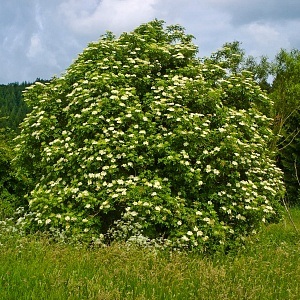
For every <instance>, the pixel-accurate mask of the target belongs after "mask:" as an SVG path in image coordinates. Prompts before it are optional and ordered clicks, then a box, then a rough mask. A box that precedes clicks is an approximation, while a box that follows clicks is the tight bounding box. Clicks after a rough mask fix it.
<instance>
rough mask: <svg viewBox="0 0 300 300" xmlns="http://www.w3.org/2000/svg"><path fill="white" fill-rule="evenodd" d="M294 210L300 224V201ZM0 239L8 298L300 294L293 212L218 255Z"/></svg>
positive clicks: (288, 297)
mask: <svg viewBox="0 0 300 300" xmlns="http://www.w3.org/2000/svg"><path fill="white" fill-rule="evenodd" d="M291 214H292V218H293V220H294V222H295V225H296V227H297V228H298V230H300V209H292V210H291ZM0 245H1V246H0V253H1V255H0V299H3V300H10V299H11V300H17V299H18V300H23V299H28V300H46V299H53V300H59V299H91V300H92V299H103V300H105V299H147V300H148V299H187V300H189V299H197V300H199V299H205V300H210V299H211V300H218V299H222V300H226V299H235V300H241V299H245V300H252V299H257V300H263V299H266V300H272V299H279V300H281V299H282V300H292V299H295V300H299V299H300V236H299V233H297V231H296V230H295V229H294V227H293V226H292V223H291V222H290V221H289V219H288V218H286V219H285V221H282V222H281V223H279V224H275V225H271V226H269V227H267V228H265V229H264V230H263V232H261V233H260V234H259V235H258V236H256V237H255V238H253V239H252V241H250V242H249V243H248V244H247V246H246V248H244V249H239V250H238V251H237V252H236V253H231V254H227V255H224V254H222V255H221V254H219V255H215V256H214V257H203V256H200V255H196V254H182V253H166V252H156V253H155V251H150V250H147V249H146V250H145V249H138V248H128V247H124V246H123V245H120V244H118V245H113V246H110V247H108V248H104V249H97V250H87V249H79V248H75V247H72V246H70V245H59V244H53V243H50V242H49V241H48V240H47V239H46V238H41V237H27V238H24V237H23V238H20V237H18V236H17V235H14V234H12V233H9V234H7V233H3V232H2V233H1V235H0Z"/></svg>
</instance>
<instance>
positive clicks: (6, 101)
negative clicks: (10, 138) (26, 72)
mask: <svg viewBox="0 0 300 300" xmlns="http://www.w3.org/2000/svg"><path fill="white" fill-rule="evenodd" d="M30 84H31V83H27V82H22V83H17V82H15V83H10V84H7V85H4V84H1V85H0V127H1V128H7V127H8V128H11V129H13V130H14V131H18V125H19V124H20V122H21V121H22V120H23V118H24V116H25V115H26V113H28V112H29V110H28V107H27V105H26V104H25V102H24V101H23V99H22V91H23V90H24V89H25V88H26V86H29V85H30Z"/></svg>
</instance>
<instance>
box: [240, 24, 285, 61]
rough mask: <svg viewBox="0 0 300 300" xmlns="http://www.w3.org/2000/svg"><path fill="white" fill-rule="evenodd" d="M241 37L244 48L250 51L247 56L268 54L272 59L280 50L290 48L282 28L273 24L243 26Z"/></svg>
mask: <svg viewBox="0 0 300 300" xmlns="http://www.w3.org/2000/svg"><path fill="white" fill-rule="evenodd" d="M241 36H244V39H245V41H246V45H245V46H246V48H250V49H251V50H250V51H249V53H248V54H251V55H253V56H261V55H263V54H268V56H271V57H272V56H273V57H274V56H275V55H276V53H278V51H279V50H280V48H290V42H289V40H288V38H287V36H286V35H284V34H282V28H280V27H276V26H274V24H268V23H267V24H266V23H257V22H255V23H251V24H248V25H245V26H243V27H242V29H241ZM273 57H272V58H273Z"/></svg>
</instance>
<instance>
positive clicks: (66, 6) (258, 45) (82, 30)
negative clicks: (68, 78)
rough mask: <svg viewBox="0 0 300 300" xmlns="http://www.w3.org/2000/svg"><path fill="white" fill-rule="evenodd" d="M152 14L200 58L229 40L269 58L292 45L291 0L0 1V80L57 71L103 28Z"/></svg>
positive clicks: (298, 12) (123, 27) (294, 17)
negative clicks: (177, 30)
mask: <svg viewBox="0 0 300 300" xmlns="http://www.w3.org/2000/svg"><path fill="white" fill-rule="evenodd" d="M154 18H157V19H162V20H164V21H166V24H167V25H171V24H180V25H182V26H183V27H185V28H186V32H187V33H189V34H192V35H194V36H195V41H194V43H195V44H196V45H197V46H198V47H199V56H201V57H203V56H207V55H210V54H211V53H212V52H213V51H216V50H217V49H218V48H220V47H221V46H222V45H223V44H224V43H225V42H232V41H236V40H237V41H240V42H241V43H242V47H243V48H244V49H245V51H246V54H248V55H253V56H256V57H259V56H261V55H267V56H268V57H269V58H270V59H273V58H274V56H275V55H276V53H278V51H279V50H280V49H281V48H284V49H287V50H291V49H293V48H296V49H300V35H299V29H300V1H299V0H285V1H282V0H264V1H261V0H252V1H246V0H49V1H47V0H0V84H6V83H9V82H17V81H18V82H22V81H34V80H35V79H36V78H37V77H39V78H42V79H50V78H51V77H53V76H54V75H55V76H59V75H60V74H61V73H63V72H64V70H65V69H66V68H67V67H68V66H69V65H70V64H71V63H72V61H73V60H74V59H75V58H76V57H77V55H78V54H79V53H80V52H82V51H83V49H84V48H85V47H86V46H87V44H88V43H89V42H91V41H95V40H98V39H99V37H100V36H101V35H102V34H104V33H105V32H106V30H110V31H113V32H114V33H115V34H116V35H119V34H121V33H122V32H124V31H131V30H133V29H134V28H136V27H137V26H139V25H140V24H141V23H145V22H148V21H151V20H153V19H154Z"/></svg>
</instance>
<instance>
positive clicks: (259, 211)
mask: <svg viewBox="0 0 300 300" xmlns="http://www.w3.org/2000/svg"><path fill="white" fill-rule="evenodd" d="M196 53H197V48H196V47H195V45H194V44H193V43H192V36H190V35H186V34H185V33H184V30H183V28H181V27H179V26H169V27H167V28H166V29H164V26H163V22H160V21H153V22H150V23H148V24H144V25H141V26H140V27H138V28H137V29H136V30H134V31H133V32H131V33H124V34H122V35H121V36H120V37H119V38H115V37H114V36H113V35H112V34H111V33H108V34H107V35H105V36H103V37H102V38H101V39H100V40H99V41H98V42H94V43H91V44H89V45H88V47H87V48H86V49H85V50H84V51H83V53H82V54H80V55H79V57H78V58H77V60H76V61H75V62H74V63H73V64H72V65H71V66H70V67H69V69H68V70H67V72H66V73H65V74H64V76H62V77H60V78H54V79H53V80H51V82H50V83H46V84H44V83H38V82H37V83H36V84H35V85H33V86H31V87H29V88H27V91H26V93H25V100H26V102H27V104H28V105H29V106H30V107H32V108H33V111H32V112H31V113H30V114H29V115H28V117H27V118H26V119H25V120H24V122H23V124H22V126H21V127H22V132H21V134H20V136H19V138H18V143H19V146H18V148H17V157H16V162H17V164H18V166H19V168H20V172H22V174H28V175H31V176H32V178H33V181H35V183H34V185H33V186H32V191H31V193H30V195H29V196H28V201H29V212H28V213H27V214H26V215H25V216H24V218H23V219H20V220H19V222H21V223H22V224H23V225H24V226H27V227H28V228H30V229H31V230H48V231H52V232H53V233H60V234H63V235H65V236H72V237H74V238H76V239H84V240H89V241H94V242H99V243H102V242H105V243H106V242H110V241H112V240H118V239H120V240H130V241H133V240H135V241H140V242H146V241H147V242H149V241H153V242H156V243H162V244H163V245H169V246H171V247H175V248H190V249H191V248H196V249H202V250H203V249H211V248H214V247H219V246H221V247H223V246H225V247H227V246H228V245H230V244H231V243H232V242H234V241H236V240H238V239H240V238H243V237H244V236H246V235H248V234H251V233H253V232H255V230H257V229H258V228H259V227H260V226H261V224H262V223H263V222H268V221H273V220H275V219H276V218H278V217H279V215H280V213H279V210H280V204H279V201H280V198H281V197H282V193H283V185H282V181H281V176H282V174H281V171H280V170H279V169H278V168H277V167H276V166H275V163H274V161H273V159H272V157H273V153H272V152H270V151H269V149H268V143H269V142H271V140H272V139H273V134H272V131H271V130H270V128H269V127H270V119H269V118H268V117H266V116H265V115H264V114H263V113H262V112H261V108H263V109H264V110H265V111H269V110H270V109H271V101H270V100H269V98H268V97H267V96H266V95H265V94H264V92H262V90H261V88H260V87H259V85H257V84H256V82H255V81H254V80H253V78H252V75H251V73H250V72H248V71H241V72H228V66H227V65H226V64H221V63H216V62H215V61H214V57H212V58H211V59H207V60H206V61H204V62H201V61H200V60H198V59H197V58H196ZM227 61H228V60H227Z"/></svg>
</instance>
